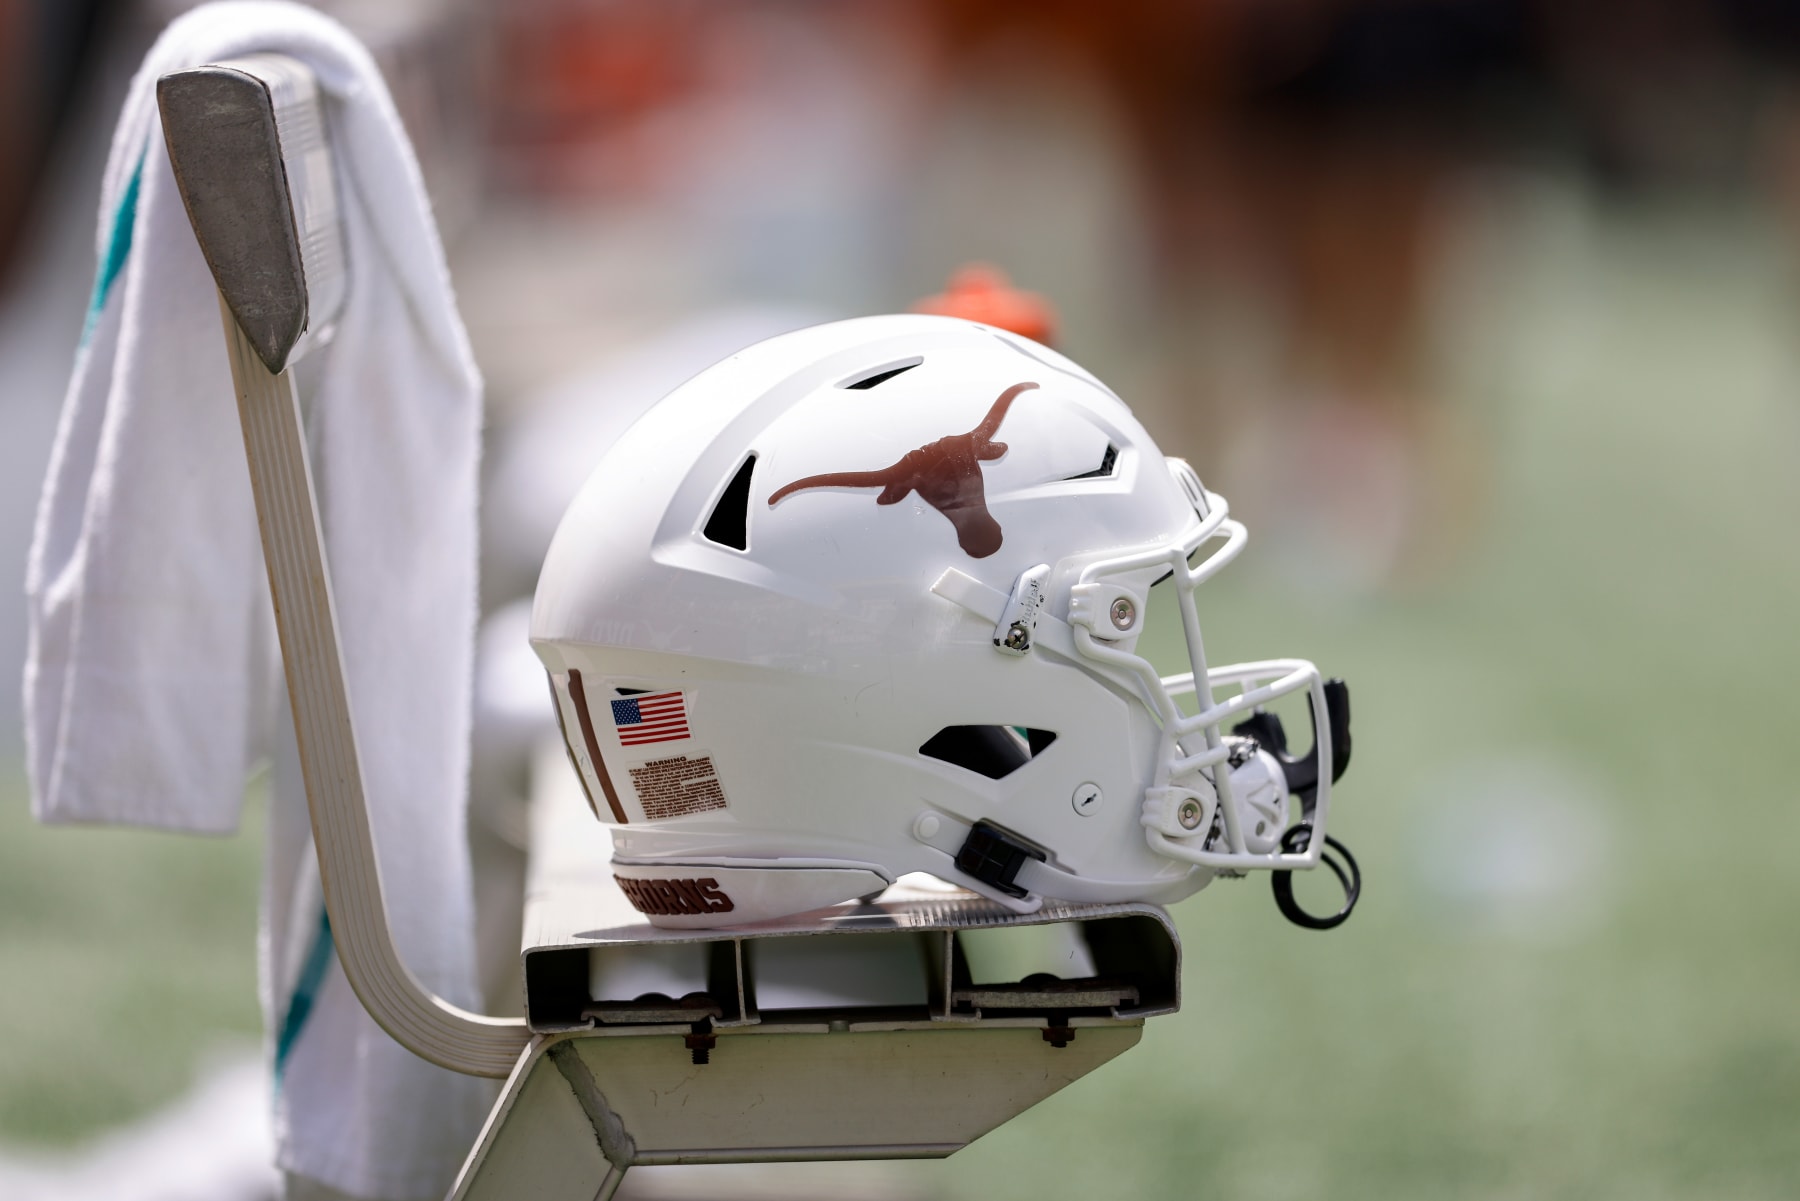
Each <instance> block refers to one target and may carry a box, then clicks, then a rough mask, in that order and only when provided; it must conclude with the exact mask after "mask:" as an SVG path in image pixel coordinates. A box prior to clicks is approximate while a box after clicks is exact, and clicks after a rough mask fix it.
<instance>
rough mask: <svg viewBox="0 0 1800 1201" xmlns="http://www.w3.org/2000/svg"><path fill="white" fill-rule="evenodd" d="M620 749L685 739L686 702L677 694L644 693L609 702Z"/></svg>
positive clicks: (683, 697)
mask: <svg viewBox="0 0 1800 1201" xmlns="http://www.w3.org/2000/svg"><path fill="white" fill-rule="evenodd" d="M612 719H613V725H614V726H615V727H616V728H617V729H618V731H619V745H620V746H643V745H645V744H646V743H651V742H674V741H676V740H677V739H681V738H686V737H688V719H687V698H686V696H685V695H684V694H682V693H679V692H648V693H645V694H643V695H642V696H627V697H621V698H620V699H618V700H616V701H613V702H612Z"/></svg>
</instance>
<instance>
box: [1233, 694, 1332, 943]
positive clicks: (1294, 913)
mask: <svg viewBox="0 0 1800 1201" xmlns="http://www.w3.org/2000/svg"><path fill="white" fill-rule="evenodd" d="M1325 714H1326V720H1327V722H1328V723H1329V727H1330V730H1331V782H1332V783H1333V784H1335V783H1337V782H1338V779H1339V778H1340V777H1341V776H1342V775H1343V774H1344V769H1345V768H1347V767H1349V766H1350V686H1349V685H1348V684H1346V683H1344V681H1342V680H1327V681H1325ZM1231 732H1232V733H1233V734H1240V735H1244V736H1246V737H1250V738H1254V739H1256V741H1257V743H1258V744H1259V745H1260V746H1261V747H1262V749H1263V750H1265V751H1267V752H1268V753H1269V754H1270V755H1272V756H1273V757H1274V759H1275V761H1276V762H1277V763H1279V764H1280V765H1281V774H1282V775H1283V776H1284V777H1285V778H1286V780H1287V788H1288V792H1289V793H1291V794H1292V795H1294V796H1297V797H1299V798H1300V814H1301V819H1302V820H1301V821H1300V823H1299V824H1298V825H1295V826H1291V827H1289V829H1288V831H1287V832H1286V833H1285V834H1283V835H1282V836H1281V849H1282V850H1283V851H1284V852H1290V853H1298V854H1305V852H1306V851H1307V849H1308V848H1309V847H1310V846H1311V845H1312V836H1313V806H1314V802H1315V798H1316V797H1317V796H1318V790H1319V739H1318V733H1317V731H1314V735H1313V745H1312V749H1310V750H1308V751H1307V752H1306V754H1304V755H1293V754H1289V753H1288V749H1287V731H1286V730H1284V729H1283V728H1282V725H1281V718H1279V717H1277V716H1276V715H1275V714H1273V713H1268V712H1257V713H1253V714H1251V715H1250V716H1249V717H1248V718H1247V719H1245V720H1244V721H1241V722H1239V723H1238V724H1237V725H1235V726H1233V727H1232V729H1231ZM1324 837H1325V847H1326V850H1325V851H1324V852H1323V853H1322V854H1321V855H1320V856H1319V861H1320V862H1321V863H1323V864H1324V865H1325V866H1326V867H1328V868H1330V869H1331V873H1332V875H1334V876H1336V877H1337V878H1338V883H1339V884H1341V885H1342V886H1343V889H1344V906H1343V908H1341V909H1339V910H1338V911H1337V912H1336V913H1332V914H1326V915H1324V916H1319V915H1317V914H1312V913H1308V912H1306V910H1304V909H1302V908H1301V907H1300V902H1298V901H1296V900H1295V899H1294V874H1293V873H1292V872H1274V873H1272V874H1271V875H1270V877H1269V887H1270V888H1271V889H1272V890H1273V891H1274V893H1275V907H1276V908H1277V909H1279V910H1281V915H1282V916H1283V917H1285V918H1287V920H1288V921H1290V922H1293V923H1294V924H1295V925H1296V926H1299V927H1301V928H1302V929H1306V930H1330V929H1332V928H1334V927H1336V926H1341V925H1343V924H1344V922H1345V921H1346V920H1348V918H1349V917H1350V911H1351V910H1352V909H1355V908H1356V902H1357V899H1358V898H1359V897H1360V896H1361V895H1362V869H1361V868H1359V867H1357V866H1356V856H1354V855H1352V854H1351V853H1350V849H1349V848H1348V847H1346V846H1345V845H1344V844H1343V843H1341V842H1339V841H1338V840H1337V839H1335V838H1333V837H1331V836H1330V835H1329V834H1327V835H1325V836H1324ZM1333 851H1336V852H1337V853H1338V854H1339V855H1341V856H1343V862H1342V863H1339V862H1338V860H1337V859H1336V858H1335V857H1333V855H1332V852H1333Z"/></svg>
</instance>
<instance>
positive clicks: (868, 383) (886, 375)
mask: <svg viewBox="0 0 1800 1201" xmlns="http://www.w3.org/2000/svg"><path fill="white" fill-rule="evenodd" d="M924 361H925V359H924V358H923V357H922V356H920V355H914V356H913V357H912V358H910V359H901V360H900V361H899V362H897V363H884V364H883V365H881V366H880V367H875V368H871V369H870V370H867V371H859V372H857V373H856V374H855V375H853V376H850V377H849V378H848V379H845V380H840V381H839V382H838V387H840V388H856V389H858V390H859V391H867V390H868V389H870V388H873V387H875V386H876V385H877V384H884V383H886V382H887V381H888V380H891V379H893V378H894V377H895V376H896V375H899V374H900V373H901V372H904V371H911V370H912V369H913V368H914V367H917V366H918V365H919V364H920V363H923V362H924Z"/></svg>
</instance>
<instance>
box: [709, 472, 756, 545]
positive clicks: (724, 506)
mask: <svg viewBox="0 0 1800 1201" xmlns="http://www.w3.org/2000/svg"><path fill="white" fill-rule="evenodd" d="M755 470H756V456H755V455H751V456H750V457H749V458H747V459H745V460H744V465H743V466H742V467H739V468H738V469H737V474H736V475H734V476H732V477H731V482H730V483H729V484H727V485H725V491H724V492H723V493H722V494H720V496H719V503H718V504H716V505H714V506H713V511H712V516H710V517H708V518H707V519H706V528H705V529H704V530H702V531H701V534H702V535H703V536H704V537H705V538H706V540H707V541H708V542H717V543H718V544H719V545H720V546H729V547H730V548H731V549H732V550H748V549H749V548H750V476H751V475H752V473H754V472H755Z"/></svg>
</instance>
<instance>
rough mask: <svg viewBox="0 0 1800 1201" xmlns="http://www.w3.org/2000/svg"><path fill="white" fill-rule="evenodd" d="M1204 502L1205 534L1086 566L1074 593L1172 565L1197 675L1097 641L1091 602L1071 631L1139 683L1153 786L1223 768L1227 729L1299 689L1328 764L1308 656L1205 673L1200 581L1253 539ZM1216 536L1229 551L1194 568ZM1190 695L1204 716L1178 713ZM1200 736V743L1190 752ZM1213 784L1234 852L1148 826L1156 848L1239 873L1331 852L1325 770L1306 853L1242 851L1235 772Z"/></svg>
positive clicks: (1077, 610)
mask: <svg viewBox="0 0 1800 1201" xmlns="http://www.w3.org/2000/svg"><path fill="white" fill-rule="evenodd" d="M1205 500H1206V506H1205V511H1204V516H1203V517H1202V518H1201V524H1200V526H1199V528H1198V529H1197V530H1195V531H1194V532H1193V533H1192V534H1191V535H1189V537H1187V538H1186V539H1184V540H1183V541H1182V542H1181V543H1179V544H1176V545H1172V546H1164V547H1158V548H1153V549H1150V550H1144V551H1139V552H1136V553H1134V554H1129V555H1122V556H1119V557H1117V558H1112V559H1103V560H1100V561H1098V562H1094V563H1090V564H1088V565H1087V566H1086V567H1084V568H1083V569H1082V572H1081V575H1080V577H1079V579H1078V580H1077V582H1076V589H1077V590H1079V591H1086V590H1087V589H1088V588H1089V586H1093V585H1097V584H1099V583H1100V582H1101V581H1102V580H1103V579H1104V578H1105V577H1109V576H1115V575H1121V574H1125V573H1131V572H1141V571H1144V570H1146V569H1150V568H1158V567H1161V568H1166V569H1167V570H1168V571H1169V573H1170V574H1171V575H1172V576H1173V577H1174V580H1173V583H1174V585H1175V595H1176V598H1177V602H1178V604H1179V606H1180V611H1181V627H1182V632H1183V634H1184V635H1185V640H1186V642H1187V650H1188V663H1189V665H1190V666H1191V667H1192V669H1193V670H1192V671H1191V672H1190V673H1187V674H1180V675H1173V676H1169V677H1167V678H1166V679H1165V678H1164V677H1162V676H1160V675H1159V674H1158V673H1157V671H1156V668H1155V667H1154V666H1153V665H1152V664H1151V663H1150V661H1149V660H1148V659H1145V658H1144V657H1143V656H1141V655H1138V654H1135V653H1133V652H1131V651H1127V650H1123V649H1121V648H1119V647H1117V646H1113V645H1110V644H1109V641H1108V640H1107V639H1105V638H1101V637H1096V635H1095V632H1094V630H1095V622H1096V620H1097V616H1098V612H1099V610H1098V608H1096V607H1095V606H1091V605H1089V606H1079V607H1078V606H1074V605H1071V607H1070V619H1069V624H1070V629H1071V632H1072V633H1073V635H1074V641H1075V647H1076V649H1077V650H1078V651H1080V652H1081V654H1082V655H1084V656H1086V657H1087V658H1089V659H1092V660H1094V661H1095V662H1097V663H1102V664H1106V665H1108V666H1111V667H1115V668H1119V669H1122V670H1123V671H1124V672H1125V673H1127V674H1129V675H1130V676H1131V677H1133V678H1134V679H1135V680H1136V681H1137V683H1138V685H1139V688H1140V689H1141V691H1142V694H1143V696H1144V699H1145V700H1146V701H1147V702H1148V703H1149V704H1150V706H1151V707H1152V709H1153V710H1154V711H1155V712H1156V715H1157V718H1158V720H1159V721H1160V722H1161V724H1162V727H1163V737H1162V744H1161V747H1160V748H1159V751H1158V755H1157V765H1156V774H1155V776H1154V778H1153V784H1152V787H1153V788H1157V789H1160V788H1167V787H1169V786H1170V785H1171V783H1175V784H1177V785H1178V784H1179V781H1181V780H1182V779H1188V778H1192V776H1193V775H1194V773H1197V772H1199V771H1201V770H1202V769H1204V768H1210V767H1215V766H1216V765H1217V764H1220V763H1223V762H1224V761H1225V760H1226V759H1227V758H1228V757H1229V755H1230V754H1231V749H1232V748H1231V747H1230V746H1228V745H1226V743H1225V736H1224V734H1223V733H1222V731H1221V727H1222V726H1223V725H1224V724H1225V723H1226V722H1228V721H1230V720H1231V719H1232V718H1235V717H1239V716H1248V715H1249V714H1250V713H1251V712H1253V711H1254V710H1255V709H1257V708H1258V707H1260V706H1263V705H1266V704H1268V703H1269V702H1271V701H1274V700H1276V699H1278V698H1280V697H1283V696H1287V695H1289V694H1292V693H1295V692H1299V691H1301V690H1302V689H1304V690H1306V691H1307V692H1308V694H1309V695H1310V698H1311V702H1312V716H1313V728H1314V731H1315V737H1316V738H1317V740H1318V756H1319V759H1318V761H1319V762H1320V763H1321V764H1322V765H1329V764H1330V763H1331V761H1332V760H1331V726H1330V720H1329V717H1328V713H1327V709H1326V703H1325V688H1324V683H1323V681H1322V679H1321V678H1320V676H1319V670H1318V668H1317V667H1315V666H1314V665H1313V664H1312V663H1310V662H1308V661H1306V660H1303V659H1271V660H1266V661H1262V662H1257V663H1241V664H1235V665H1233V666H1230V667H1222V668H1217V669H1213V670H1209V669H1208V668H1207V666H1206V648H1205V645H1204V643H1203V642H1202V641H1201V636H1200V616H1199V610H1198V608H1197V606H1196V605H1195V602H1194V593H1195V591H1196V590H1197V589H1198V588H1199V586H1200V585H1201V584H1202V583H1204V582H1205V581H1207V580H1208V579H1211V578H1212V577H1213V576H1214V575H1216V574H1217V573H1218V572H1219V570H1220V569H1221V568H1223V567H1224V566H1225V565H1226V564H1228V563H1230V562H1231V561H1232V560H1233V559H1235V558H1236V557H1237V556H1238V554H1239V553H1240V552H1241V551H1242V550H1243V549H1244V544H1245V542H1246V540H1247V538H1248V533H1247V531H1246V530H1245V529H1244V527H1243V525H1242V524H1241V523H1240V522H1236V521H1232V520H1231V519H1230V518H1229V516H1228V512H1229V510H1228V508H1227V505H1226V502H1225V498H1224V497H1222V496H1220V495H1218V494H1217V493H1215V492H1206V493H1205ZM1220 537H1223V538H1224V539H1225V544H1224V545H1223V546H1221V547H1220V548H1219V549H1218V550H1216V551H1214V552H1213V553H1212V554H1210V555H1208V556H1207V557H1206V558H1205V559H1203V560H1201V562H1200V563H1199V564H1197V565H1194V566H1189V564H1188V558H1189V556H1190V555H1192V554H1193V553H1194V552H1195V551H1196V550H1198V549H1199V548H1200V547H1201V546H1203V545H1205V544H1206V543H1207V542H1209V541H1212V540H1213V539H1215V538H1220ZM1231 686H1235V687H1237V688H1238V689H1239V693H1238V695H1236V696H1233V697H1230V698H1228V699H1227V700H1225V701H1216V700H1215V699H1214V697H1213V689H1214V688H1215V687H1231ZM1189 693H1192V694H1195V696H1196V698H1197V700H1198V702H1199V705H1200V709H1199V712H1197V713H1195V714H1194V715H1193V716H1192V717H1189V716H1187V715H1186V714H1184V713H1182V711H1181V709H1180V707H1179V706H1178V705H1177V704H1176V700H1175V698H1176V697H1178V696H1185V695H1187V694H1189ZM1196 739H1198V740H1200V741H1201V742H1202V744H1203V745H1201V746H1199V747H1196V746H1194V742H1195V740H1196ZM1209 782H1210V783H1211V785H1212V787H1213V790H1214V792H1215V793H1216V794H1217V796H1218V802H1219V813H1220V815H1221V817H1222V818H1223V821H1224V827H1225V829H1224V833H1225V842H1226V846H1227V848H1228V849H1223V850H1206V849H1204V843H1205V840H1206V838H1207V837H1208V835H1209V834H1210V833H1211V831H1210V829H1201V830H1196V831H1195V834H1194V836H1193V838H1192V840H1191V841H1190V840H1189V839H1186V838H1171V837H1170V836H1168V835H1167V834H1164V833H1163V832H1162V831H1160V830H1157V829H1153V828H1151V827H1149V826H1148V825H1146V827H1145V830H1144V835H1145V838H1146V840H1147V841H1148V842H1149V844H1150V849H1151V850H1153V851H1155V852H1156V853H1158V854H1160V855H1165V856H1168V857H1169V858H1172V859H1179V860H1182V861H1184V862H1187V863H1194V864H1199V865H1201V866H1203V867H1212V868H1225V869H1230V870H1236V871H1245V870H1255V869H1262V870H1270V869H1274V870H1295V869H1306V868H1311V867H1316V866H1317V865H1318V863H1319V857H1320V855H1321V854H1322V853H1323V852H1324V848H1325V838H1324V834H1325V820H1326V815H1327V812H1328V811H1329V808H1330V804H1331V780H1330V770H1329V768H1328V767H1326V768H1325V769H1324V770H1322V771H1321V772H1320V775H1319V783H1318V791H1317V793H1316V799H1315V802H1314V805H1313V809H1312V813H1311V815H1310V820H1311V824H1312V827H1313V831H1312V836H1311V837H1310V838H1309V839H1308V840H1307V847H1306V850H1305V851H1304V852H1282V851H1271V852H1267V853H1263V852H1257V851H1251V850H1249V849H1248V848H1247V847H1246V846H1245V842H1244V833H1243V830H1242V828H1241V827H1240V823H1239V814H1238V807H1237V803H1236V798H1235V797H1234V795H1233V793H1232V785H1231V772H1230V771H1229V770H1227V771H1214V772H1212V774H1211V776H1210V777H1209Z"/></svg>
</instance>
